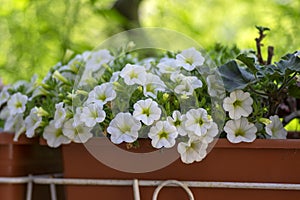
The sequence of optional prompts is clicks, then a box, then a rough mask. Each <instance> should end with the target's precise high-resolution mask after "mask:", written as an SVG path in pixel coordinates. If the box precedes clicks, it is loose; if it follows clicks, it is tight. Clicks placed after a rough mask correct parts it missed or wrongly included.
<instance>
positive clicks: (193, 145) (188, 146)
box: [177, 139, 208, 164]
mask: <svg viewBox="0 0 300 200" xmlns="http://www.w3.org/2000/svg"><path fill="white" fill-rule="evenodd" d="M207 146H208V144H207V143H206V142H202V141H201V140H192V139H190V140H189V141H188V142H187V143H185V142H180V143H179V144H178V146H177V151H178V152H179V153H180V158H181V161H182V162H184V163H186V164H190V163H193V162H195V161H196V162H199V161H201V160H202V159H203V158H205V156H206V155H207V152H206V149H207Z"/></svg>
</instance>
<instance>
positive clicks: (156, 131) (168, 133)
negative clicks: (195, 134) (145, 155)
mask: <svg viewBox="0 0 300 200" xmlns="http://www.w3.org/2000/svg"><path fill="white" fill-rule="evenodd" d="M177 136H178V132H177V130H176V127H175V126H174V125H172V124H171V123H169V122H168V121H158V122H157V123H156V124H155V125H154V126H152V127H151V128H150V132H149V134H148V137H149V138H151V139H152V141H151V144H152V146H153V147H155V148H161V147H165V148H171V147H173V146H174V145H175V143H176V141H175V139H176V138H177Z"/></svg>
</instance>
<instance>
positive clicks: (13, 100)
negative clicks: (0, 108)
mask: <svg viewBox="0 0 300 200" xmlns="http://www.w3.org/2000/svg"><path fill="white" fill-rule="evenodd" d="M27 101H28V97H27V96H26V95H23V94H21V93H19V92H18V93H16V94H13V95H12V96H11V97H10V99H9V100H8V102H7V108H8V109H9V113H10V114H11V115H15V114H20V113H24V111H25V110H26V103H27Z"/></svg>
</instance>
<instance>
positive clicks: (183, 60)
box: [176, 48, 205, 71]
mask: <svg viewBox="0 0 300 200" xmlns="http://www.w3.org/2000/svg"><path fill="white" fill-rule="evenodd" d="M204 60H205V59H204V57H203V56H202V55H201V53H200V52H199V51H197V50H196V49H195V48H189V49H186V50H183V51H182V52H181V53H180V54H177V55H176V61H177V65H178V66H181V67H183V68H184V69H186V70H187V71H192V70H194V69H195V67H196V66H201V65H203V63H204Z"/></svg>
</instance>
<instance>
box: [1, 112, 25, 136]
mask: <svg viewBox="0 0 300 200" xmlns="http://www.w3.org/2000/svg"><path fill="white" fill-rule="evenodd" d="M23 124H24V120H23V113H19V114H15V115H9V116H8V118H7V119H6V121H5V124H4V131H6V132H13V133H15V132H16V131H17V130H18V129H19V128H20V126H21V125H23Z"/></svg>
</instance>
